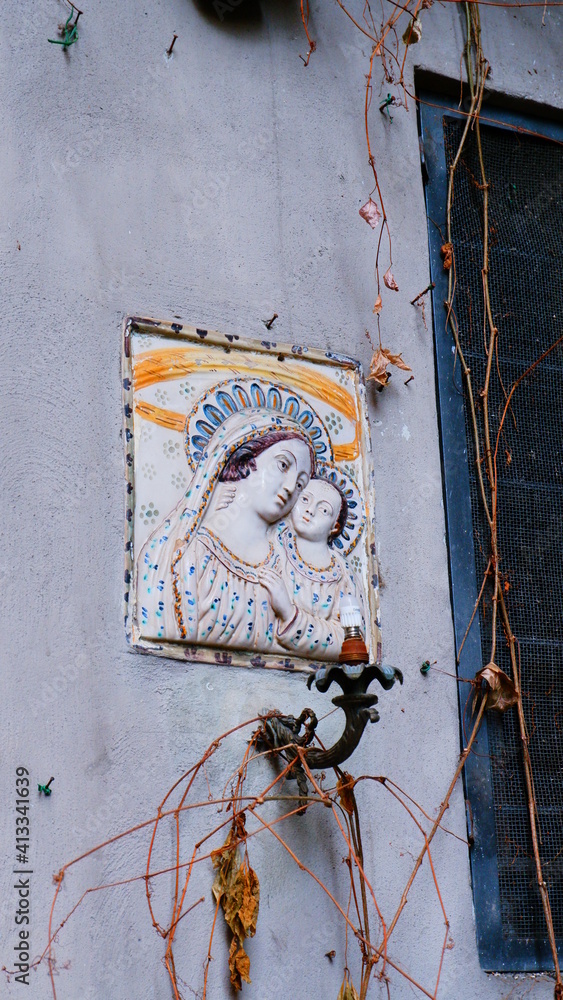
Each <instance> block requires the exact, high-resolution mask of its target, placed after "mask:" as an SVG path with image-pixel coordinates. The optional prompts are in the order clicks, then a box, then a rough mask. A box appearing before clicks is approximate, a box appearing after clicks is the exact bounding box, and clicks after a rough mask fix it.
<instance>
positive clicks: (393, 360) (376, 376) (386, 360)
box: [368, 347, 412, 386]
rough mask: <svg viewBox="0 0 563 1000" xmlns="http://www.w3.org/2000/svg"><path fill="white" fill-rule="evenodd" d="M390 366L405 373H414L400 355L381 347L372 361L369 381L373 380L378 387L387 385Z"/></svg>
mask: <svg viewBox="0 0 563 1000" xmlns="http://www.w3.org/2000/svg"><path fill="white" fill-rule="evenodd" d="M388 365H394V366H395V367H396V368H401V369H402V371H405V372H410V371H412V369H411V368H410V367H409V365H407V363H406V362H405V361H403V359H402V357H401V355H400V354H393V353H392V351H390V350H389V349H388V348H387V347H379V348H378V349H377V351H376V352H375V354H374V355H373V357H372V359H371V364H370V369H369V375H368V381H369V380H370V379H371V381H372V382H375V383H376V384H377V385H380V386H384V385H387V383H388V381H389V372H388V371H387V367H388Z"/></svg>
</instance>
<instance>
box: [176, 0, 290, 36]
mask: <svg viewBox="0 0 563 1000" xmlns="http://www.w3.org/2000/svg"><path fill="white" fill-rule="evenodd" d="M192 2H193V4H194V6H195V7H196V9H197V10H198V11H199V13H200V14H201V15H202V16H203V17H204V18H205V19H206V21H209V22H210V23H211V24H214V25H219V26H220V27H222V28H225V29H226V30H227V31H228V30H231V31H233V30H236V29H237V28H246V29H248V28H250V29H251V30H254V31H256V30H259V29H260V28H262V27H263V25H264V14H263V8H264V4H266V3H267V4H268V12H269V13H271V14H272V15H274V16H275V19H276V24H277V25H279V26H280V27H281V26H283V25H284V24H286V26H287V27H288V28H290V29H291V31H292V33H295V32H296V31H299V30H300V29H301V30H302V23H301V15H300V11H299V0H293V2H292V3H290V4H288V3H287V2H284V0H192Z"/></svg>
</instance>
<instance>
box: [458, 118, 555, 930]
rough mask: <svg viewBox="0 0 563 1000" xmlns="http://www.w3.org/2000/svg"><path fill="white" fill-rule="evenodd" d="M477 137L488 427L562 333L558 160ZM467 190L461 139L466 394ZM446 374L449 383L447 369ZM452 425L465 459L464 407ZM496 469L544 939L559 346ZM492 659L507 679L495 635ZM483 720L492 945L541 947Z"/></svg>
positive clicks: (472, 197)
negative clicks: (491, 823)
mask: <svg viewBox="0 0 563 1000" xmlns="http://www.w3.org/2000/svg"><path fill="white" fill-rule="evenodd" d="M462 130H463V123H462V122H460V121H456V120H452V119H448V118H444V140H445V150H446V161H447V166H448V167H449V166H450V164H451V162H452V160H453V158H454V156H455V153H456V151H457V148H458V144H459V141H460V138H461V133H462ZM481 134H482V143H483V154H484V162H485V166H486V172H487V175H488V178H489V181H490V202H489V205H490V208H489V216H490V241H491V252H490V290H491V298H492V308H493V319H494V323H495V325H496V326H497V327H498V330H499V350H498V355H499V363H498V369H497V370H495V371H494V374H493V382H492V386H491V392H490V403H489V405H490V413H491V415H492V423H493V428H494V427H495V422H496V425H497V426H498V422H499V420H500V417H501V415H502V411H503V409H504V405H505V391H506V392H508V391H509V389H510V387H511V386H512V385H513V383H514V381H515V380H516V379H517V378H518V377H519V376H520V375H521V374H522V373H523V372H525V371H526V369H527V368H528V367H529V366H530V364H532V362H533V361H535V360H536V359H537V358H538V357H539V356H540V355H541V354H542V352H543V351H545V350H546V349H547V348H548V347H549V346H550V345H551V344H552V343H553V342H554V341H555V340H556V339H557V338H558V337H559V336H561V334H562V333H563V153H562V150H561V146H559V145H556V144H555V143H550V142H547V141H545V140H541V139H539V138H538V139H536V138H532V137H527V136H523V135H518V134H516V133H514V132H509V131H506V130H503V129H497V128H487V127H482V132H481ZM479 181H480V173H479V161H478V157H477V149H476V143H475V136H474V134H473V133H471V132H470V133H469V136H468V139H467V141H466V145H465V148H464V152H463V154H462V159H461V161H460V163H459V165H458V168H457V171H456V174H455V181H454V183H455V188H454V195H455V197H454V203H453V213H452V238H453V243H454V247H455V262H456V281H457V284H456V300H455V306H456V313H457V316H458V320H459V324H460V338H461V343H462V347H463V350H464V353H465V355H466V358H467V361H468V364H469V366H470V368H471V371H472V376H473V380H474V387H475V389H476V394H477V393H478V390H479V389H480V388H481V387H482V386H483V384H484V379H485V360H484V351H483V304H482V285H481V267H482V255H483V212H482V192H481V190H480V189H479ZM455 379H456V382H457V383H458V385H460V372H459V365H458V366H457V370H456V373H455ZM501 380H502V381H501ZM503 385H504V389H503ZM465 416H466V433H467V447H468V454H469V455H470V456H471V458H472V457H473V454H474V449H473V443H472V435H471V427H470V425H469V421H468V410H467V405H466V411H465ZM481 419H482V415H481V413H478V420H479V421H481ZM495 437H496V432H495ZM469 468H470V480H471V506H472V516H473V528H474V543H475V560H476V566H477V573H478V576H479V578H480V579H482V574H483V573H484V572H485V568H486V564H487V559H488V549H489V544H488V529H487V525H486V522H485V519H484V516H483V514H482V511H481V508H480V501H479V496H478V489H477V483H476V476H475V466H474V462H473V461H472V460H471V461H470V462H469ZM498 474H499V502H498V522H499V546H500V551H501V554H502V564H501V572H502V573H503V574H504V578H505V580H506V586H507V588H508V589H507V599H508V605H509V613H510V616H511V621H512V627H513V630H514V633H515V635H516V637H517V639H518V640H519V643H520V657H521V672H522V690H523V692H524V693H525V696H524V711H525V715H526V722H527V726H528V730H529V733H530V756H531V761H532V767H533V772H534V777H535V791H536V797H537V802H538V814H539V827H540V831H541V836H542V845H541V853H542V862H543V865H544V876H545V878H546V881H547V884H548V888H549V892H550V898H551V906H552V910H553V920H554V925H555V932H556V935H557V936H558V938H563V350H562V349H560V348H556V349H555V351H553V352H552V353H551V354H550V355H549V357H548V358H547V359H546V360H545V361H544V362H542V364H541V365H540V366H539V367H538V368H537V369H536V370H535V371H534V372H533V373H532V374H530V375H529V376H526V378H525V379H524V380H523V382H522V383H521V385H520V386H519V388H518V389H517V391H516V393H515V395H514V397H513V400H512V405H511V413H510V414H509V415H508V416H507V419H506V421H505V424H504V430H503V434H502V444H501V447H500V449H499V456H498ZM490 612H491V609H490V605H489V606H488V605H487V604H486V603H485V604H484V606H483V608H482V611H481V616H480V626H481V645H482V653H483V658H484V659H483V662H484V663H486V662H487V660H488V650H489V644H490V633H489V628H488V623H489V622H490ZM489 627H490V626H489ZM497 662H498V664H499V666H500V667H502V669H503V670H505V671H506V672H507V673H509V674H510V660H509V655H508V650H507V648H506V643H505V640H504V637H503V635H502V634H501V633H500V631H499V636H498V654H497ZM493 716H494V717H493ZM488 725H489V740H490V749H491V773H492V784H493V798H494V809H495V825H496V832H497V843H498V872H499V883H500V900H501V911H502V931H503V935H504V937H505V939H513V940H517V941H523V940H525V939H527V940H535V941H540V940H542V939H544V938H545V936H546V930H545V922H544V918H543V911H542V907H541V902H540V897H539V893H538V891H537V888H536V876H535V867H534V862H533V857H532V847H531V840H530V834H529V824H528V818H527V804H526V793H525V787H524V777H523V770H522V762H521V748H520V737H519V734H518V724H517V719H516V713H515V712H514V711H509V712H508V713H506V714H505V715H503V716H497V715H495V714H494V713H489V719H488Z"/></svg>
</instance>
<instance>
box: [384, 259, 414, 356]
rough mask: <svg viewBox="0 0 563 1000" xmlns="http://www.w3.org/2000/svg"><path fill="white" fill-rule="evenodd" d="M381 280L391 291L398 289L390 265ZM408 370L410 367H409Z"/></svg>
mask: <svg viewBox="0 0 563 1000" xmlns="http://www.w3.org/2000/svg"><path fill="white" fill-rule="evenodd" d="M383 281H384V282H385V284H386V285H387V288H390V289H391V290H392V291H393V292H398V291H399V286H398V284H397V282H396V281H395V279H394V277H393V275H392V274H391V268H390V267H388V268H387V270H386V272H385V274H384V275H383ZM409 371H410V368H409Z"/></svg>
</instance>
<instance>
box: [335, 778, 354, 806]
mask: <svg viewBox="0 0 563 1000" xmlns="http://www.w3.org/2000/svg"><path fill="white" fill-rule="evenodd" d="M354 784H355V780H354V778H353V777H352V775H351V774H348V773H347V772H346V771H343V772H342V777H341V778H339V779H338V781H337V782H336V791H337V792H338V798H339V799H340V805H341V806H342V808H343V809H345V810H346V812H347V813H348V814H349V815H350V816H351V815H352V813H353V812H354V806H355V804H356V799H355V796H354Z"/></svg>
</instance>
